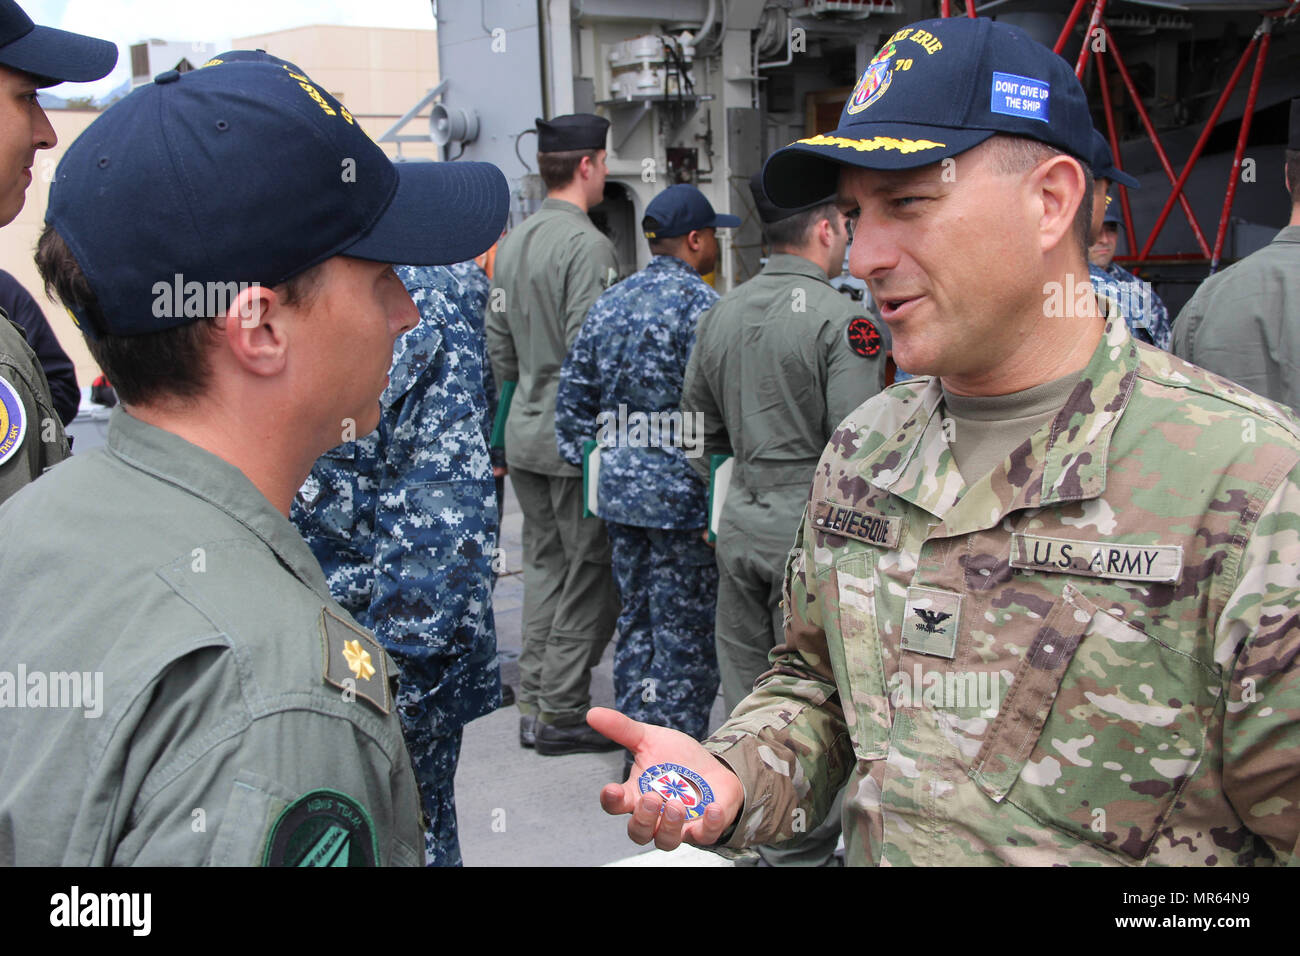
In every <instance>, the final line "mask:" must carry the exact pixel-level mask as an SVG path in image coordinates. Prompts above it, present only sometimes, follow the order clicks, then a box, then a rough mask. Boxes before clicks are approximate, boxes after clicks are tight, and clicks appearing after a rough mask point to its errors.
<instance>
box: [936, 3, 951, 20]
mask: <svg viewBox="0 0 1300 956" xmlns="http://www.w3.org/2000/svg"><path fill="white" fill-rule="evenodd" d="M939 16H941V17H950V16H952V0H943V3H942V4H941V5H940V7H939Z"/></svg>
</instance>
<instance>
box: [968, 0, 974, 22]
mask: <svg viewBox="0 0 1300 956" xmlns="http://www.w3.org/2000/svg"><path fill="white" fill-rule="evenodd" d="M966 16H968V17H970V18H971V19H972V20H974V19H975V0H966Z"/></svg>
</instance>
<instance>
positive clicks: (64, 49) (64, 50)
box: [0, 26, 117, 86]
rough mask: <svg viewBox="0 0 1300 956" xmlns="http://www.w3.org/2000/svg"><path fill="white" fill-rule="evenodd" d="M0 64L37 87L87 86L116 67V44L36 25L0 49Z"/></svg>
mask: <svg viewBox="0 0 1300 956" xmlns="http://www.w3.org/2000/svg"><path fill="white" fill-rule="evenodd" d="M0 64H2V65H4V66H7V67H10V68H11V69H15V70H22V71H23V72H24V73H30V74H31V75H32V76H34V77H36V79H37V81H38V83H39V84H40V85H41V86H54V85H55V84H56V83H87V82H89V81H91V80H98V79H102V78H103V77H105V76H108V74H109V73H111V72H112V71H113V67H115V66H117V44H115V43H110V42H109V41H107V40H101V39H99V38H98V37H88V36H83V35H82V34H80V33H69V32H68V31H67V30H56V29H54V28H53V27H40V26H38V27H36V28H35V29H34V30H32V31H31V32H30V33H28V34H27V35H26V36H21V37H19V38H18V39H17V40H14V41H13V42H12V43H6V44H5V45H4V46H3V47H0Z"/></svg>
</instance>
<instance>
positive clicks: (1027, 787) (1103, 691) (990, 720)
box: [589, 18, 1300, 865]
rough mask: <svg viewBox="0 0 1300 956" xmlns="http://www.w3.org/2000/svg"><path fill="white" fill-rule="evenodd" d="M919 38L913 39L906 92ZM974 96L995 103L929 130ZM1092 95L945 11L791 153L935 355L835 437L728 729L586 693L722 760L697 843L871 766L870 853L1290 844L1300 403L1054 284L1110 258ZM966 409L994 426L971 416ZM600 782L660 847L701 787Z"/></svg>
mask: <svg viewBox="0 0 1300 956" xmlns="http://www.w3.org/2000/svg"><path fill="white" fill-rule="evenodd" d="M887 51H888V52H887ZM894 52H896V53H897V55H899V56H903V57H910V58H911V59H912V62H911V64H910V69H908V70H906V71H903V70H892V83H891V84H889V85H888V86H885V85H884V84H883V82H882V80H881V73H882V69H883V70H884V71H891V56H892V53H894ZM1006 74H1012V75H1014V76H1015V77H1016V79H1015V80H1014V81H1001V80H1000V79H999V77H1001V76H1005V75H1006ZM1000 83H1001V84H1002V85H1000ZM1008 85H1010V86H1011V87H1012V89H1013V90H1021V89H1023V90H1025V91H1027V93H1025V94H1015V93H1013V92H1008V89H1007V86H1008ZM954 87H955V88H961V89H965V88H971V89H974V90H975V91H976V93H975V95H973V96H972V97H970V99H969V100H966V101H964V102H963V103H960V104H955V105H952V106H949V107H947V108H945V109H944V110H941V111H939V112H937V113H935V114H933V118H932V119H931V122H930V123H927V124H919V123H916V122H914V121H913V110H912V109H910V108H909V105H908V104H909V103H912V102H916V101H924V102H938V99H939V98H938V96H937V92H936V91H937V90H939V89H943V88H954ZM882 88H884V92H881V90H882ZM1013 99H1014V102H1013V101H1012V100H1013ZM1044 103H1050V120H1048V119H1043V118H1040V117H1038V116H1037V113H1038V112H1039V111H1040V110H1043V109H1044ZM999 108H1000V109H999ZM1086 110H1087V104H1086V101H1085V99H1084V95H1083V91H1082V88H1081V87H1079V85H1078V81H1077V80H1076V79H1075V78H1074V75H1073V71H1072V70H1071V69H1070V67H1069V65H1068V64H1066V63H1065V62H1064V61H1063V60H1061V59H1060V58H1059V57H1056V56H1055V55H1054V54H1052V53H1051V52H1050V51H1048V50H1047V49H1046V48H1044V47H1040V46H1038V45H1037V44H1035V43H1034V41H1033V40H1031V39H1030V38H1029V37H1028V36H1027V35H1026V34H1024V33H1022V32H1021V31H1019V30H1017V29H1015V28H1012V27H1008V26H1005V25H1002V24H998V23H993V22H991V21H989V20H986V19H983V18H980V19H967V18H954V19H951V20H931V21H926V22H922V23H919V24H914V25H913V26H911V27H908V28H905V29H904V30H902V31H899V33H897V34H895V36H894V37H893V38H892V39H891V41H890V43H889V44H887V46H886V50H885V51H882V53H881V54H880V55H878V56H877V58H876V59H875V60H874V61H873V63H872V65H871V66H870V67H869V68H868V70H867V72H866V73H865V74H864V76H863V78H862V80H861V81H860V83H859V86H858V89H857V90H855V93H854V95H853V96H851V97H850V99H849V101H848V104H847V106H846V109H845V113H844V115H843V116H842V118H841V121H840V129H838V130H836V131H835V132H834V133H833V134H831V135H829V136H818V137H812V138H810V139H807V140H801V141H800V142H799V143H797V144H794V145H792V146H790V147H787V148H786V149H784V150H782V151H779V152H778V153H777V154H776V155H775V156H774V157H773V159H772V160H770V161H769V163H768V166H767V170H766V178H765V185H766V186H767V188H768V190H769V192H770V193H771V194H772V195H773V198H774V199H775V200H777V201H779V202H785V203H787V204H790V205H794V204H796V203H797V202H799V201H800V200H801V198H802V196H803V195H806V194H807V192H806V191H803V192H801V189H800V187H801V186H805V185H806V188H809V189H810V188H814V187H815V188H820V189H824V188H825V186H824V184H825V181H826V179H827V178H828V177H834V176H835V175H836V173H837V171H839V170H840V169H843V172H842V174H841V175H840V177H839V178H840V183H841V194H842V195H843V196H844V197H845V198H846V199H848V200H851V201H853V202H855V203H857V204H858V206H859V209H860V219H859V221H858V225H857V227H856V232H855V241H854V246H853V250H852V255H851V263H852V266H853V271H854V273H855V274H857V275H860V276H866V277H868V281H869V283H870V285H871V290H872V294H873V295H874V296H875V298H876V300H877V302H879V303H880V304H881V314H882V317H883V319H884V320H885V321H886V322H888V323H890V325H891V328H892V330H893V333H894V340H893V341H894V354H895V356H896V360H897V361H898V362H899V364H900V365H901V366H902V367H904V368H910V369H912V370H913V371H915V372H917V373H918V374H919V375H920V376H921V377H919V378H917V379H915V380H914V381H909V382H907V383H904V384H901V385H896V386H893V387H892V388H890V389H887V390H886V391H885V392H883V393H882V394H881V395H879V396H878V397H876V398H874V399H872V400H871V401H869V402H867V403H866V404H865V405H863V406H862V407H861V408H860V409H858V410H857V411H856V412H854V413H853V414H852V415H851V416H850V417H849V419H848V420H847V421H846V422H845V423H844V425H843V427H841V428H840V429H838V430H837V431H836V433H835V435H834V436H833V437H832V439H831V442H830V445H829V446H828V447H827V449H826V451H825V453H824V455H823V456H822V459H821V461H820V462H819V464H818V466H817V473H816V479H815V481H814V483H813V488H812V493H811V495H810V497H809V504H808V508H807V511H806V513H805V520H804V524H803V529H802V531H801V533H800V535H799V538H798V540H797V541H796V542H795V547H794V549H793V551H792V552H791V556H790V572H789V574H788V576H787V589H788V614H789V622H788V625H787V628H786V636H785V644H784V645H783V646H782V647H780V648H778V649H777V650H776V652H775V654H774V659H773V669H772V671H770V672H769V674H768V675H767V677H766V678H765V679H764V680H763V682H762V683H761V684H760V685H759V686H758V688H757V689H756V690H755V692H754V694H752V695H751V696H750V697H749V698H748V699H747V700H746V701H745V702H744V703H743V704H742V706H741V707H740V709H739V710H738V711H737V712H736V713H735V714H734V715H733V717H732V719H731V720H730V721H729V722H728V723H727V724H726V725H725V726H724V727H722V728H721V729H720V730H719V731H718V732H717V733H715V734H714V735H713V737H711V738H710V740H709V741H708V743H707V748H708V749H707V750H705V749H703V748H698V747H696V746H695V745H694V743H693V742H692V741H690V740H688V739H687V738H685V737H684V736H681V735H675V734H672V732H671V731H666V730H658V729H655V728H647V727H645V726H644V725H637V724H634V723H633V722H631V721H628V720H626V719H625V718H623V717H622V716H621V715H618V714H616V713H613V712H611V711H593V712H592V714H591V715H590V718H589V719H590V720H591V722H592V723H593V725H594V726H597V727H598V728H600V729H602V730H604V731H605V732H606V733H609V734H610V735H611V737H612V738H613V739H616V740H619V741H620V742H621V743H623V744H624V745H626V746H629V747H632V748H633V750H634V751H635V752H636V753H637V757H638V760H649V761H654V762H657V761H661V760H672V761H674V762H677V763H685V764H687V765H693V766H695V767H696V768H697V769H702V770H703V772H704V775H705V777H706V778H707V779H708V780H709V782H710V784H711V786H712V788H713V791H714V794H715V796H716V798H717V799H716V801H715V806H716V810H715V809H714V807H713V806H711V807H709V808H708V809H707V810H706V812H705V814H704V817H703V819H701V820H699V821H693V822H692V823H691V824H690V825H689V827H688V828H687V829H686V830H685V836H686V838H687V839H689V840H692V841H694V842H699V843H705V844H707V843H712V842H714V841H715V840H717V839H719V838H720V837H723V836H724V831H725V830H726V829H727V828H728V827H729V826H730V827H731V832H730V834H729V835H726V839H727V840H728V841H729V842H730V843H731V845H744V844H748V843H754V842H765V841H769V840H773V839H782V838H786V837H789V836H791V835H793V834H795V833H797V831H798V829H799V826H800V824H801V823H802V822H803V821H804V820H805V819H806V820H808V821H815V820H817V819H820V817H821V815H823V814H824V813H825V812H826V808H827V807H828V806H829V805H830V802H831V799H832V798H833V796H834V794H835V792H836V790H837V789H838V788H839V787H840V785H841V784H843V783H845V782H846V781H847V786H848V790H847V793H846V796H845V801H844V817H845V836H846V841H847V845H848V856H849V862H851V863H865V864H881V863H888V864H931V865H934V864H974V863H1014V864H1062V863H1080V864H1125V863H1134V862H1144V863H1175V864H1177V863H1188V864H1190V863H1195V864H1209V865H1213V864H1224V865H1233V864H1238V865H1240V864H1252V863H1259V864H1266V863H1271V862H1283V863H1285V862H1292V861H1293V860H1294V858H1295V852H1296V843H1297V838H1298V837H1300V760H1298V759H1297V756H1298V754H1300V720H1298V718H1300V704H1297V700H1298V699H1300V698H1298V697H1297V691H1298V690H1300V669H1298V667H1297V663H1296V662H1297V660H1300V610H1297V609H1298V608H1300V584H1298V582H1297V579H1296V575H1295V565H1296V562H1297V560H1300V424H1298V423H1297V422H1296V420H1295V419H1294V418H1292V417H1290V416H1288V415H1286V414H1285V413H1284V412H1282V411H1281V410H1280V409H1279V408H1278V407H1277V406H1274V405H1272V404H1270V403H1268V402H1266V401H1264V400H1262V399H1259V398H1257V397H1256V396H1253V395H1251V394H1249V393H1247V392H1244V391H1242V390H1239V389H1235V388H1233V387H1232V386H1231V385H1228V384H1226V383H1224V382H1222V381H1221V380H1219V379H1216V378H1214V377H1212V376H1209V375H1206V374H1204V373H1203V372H1202V371H1200V370H1199V369H1196V368H1194V367H1192V366H1190V365H1187V364H1186V363H1184V362H1181V361H1180V360H1178V359H1175V358H1174V357H1172V356H1170V355H1168V354H1167V353H1164V352H1160V351H1157V350H1155V349H1152V348H1150V347H1148V346H1145V345H1143V344H1141V343H1138V342H1135V341H1134V340H1133V338H1132V336H1131V335H1130V334H1129V332H1128V329H1127V328H1126V326H1125V325H1124V324H1123V322H1122V321H1121V320H1120V318H1119V317H1118V315H1117V314H1116V313H1115V311H1114V309H1113V304H1109V303H1108V304H1103V306H1102V308H1101V309H1100V310H1099V309H1098V308H1097V303H1096V301H1095V300H1094V299H1092V297H1091V296H1089V297H1088V298H1087V300H1086V301H1085V302H1083V303H1081V306H1080V308H1079V310H1078V311H1077V312H1076V313H1075V314H1072V315H1064V316H1062V315H1059V314H1057V313H1054V312H1053V311H1050V310H1048V309H1047V308H1046V307H1045V306H1044V303H1043V295H1044V292H1043V289H1044V286H1045V285H1047V284H1055V285H1056V286H1057V287H1060V286H1062V285H1065V284H1067V283H1068V282H1069V281H1073V278H1074V277H1078V276H1082V275H1083V274H1084V270H1085V269H1086V260H1085V250H1086V245H1087V226H1088V220H1089V218H1090V217H1089V216H1088V215H1087V197H1088V195H1089V192H1090V184H1089V183H1088V178H1089V172H1088V170H1087V168H1086V163H1087V160H1088V146H1087V142H1086V140H1085V139H1083V138H1082V137H1078V136H1077V135H1074V134H1073V133H1072V132H1071V130H1072V128H1073V127H1074V123H1073V122H1072V121H1076V120H1077V118H1079V117H1081V116H1086ZM859 114H863V115H859ZM999 134H1010V135H999ZM1025 139H1032V140H1036V141H1037V143H1034V142H1029V143H1026V142H1025ZM1039 144H1041V145H1039ZM868 146H870V147H878V148H875V149H872V148H866V147H868ZM950 155H956V156H957V175H956V177H955V179H947V180H946V179H944V177H943V166H944V164H942V163H940V162H939V161H940V160H942V159H944V158H946V157H947V156H950ZM773 190H776V192H772V191H773ZM998 223H1001V224H1002V225H1003V228H1001V229H998V228H997V224H998ZM1011 224H1016V228H1015V229H1010V228H1007V227H1008V226H1010V225H1011ZM956 304H960V310H957V309H954V305H956ZM931 376H934V377H931ZM954 399H958V400H959V402H958V404H960V405H961V406H962V411H963V413H964V414H965V417H966V418H967V419H968V420H972V421H983V422H984V423H985V425H986V426H988V427H987V428H984V429H981V428H979V427H977V428H976V429H975V430H974V431H975V434H967V430H966V428H964V427H963V426H962V425H961V424H960V423H959V424H958V425H957V427H956V428H955V429H954V428H950V427H948V426H947V424H946V422H945V419H947V418H949V417H951V416H952V415H953V413H954V404H953V400H954ZM1058 401H1059V404H1058ZM1053 406H1055V407H1053ZM1044 408H1045V410H1044ZM977 416H980V417H977ZM981 431H982V434H983V437H986V438H988V439H989V442H988V443H989V444H991V445H993V453H992V454H989V452H988V450H987V449H985V448H983V447H981V445H980V444H978V443H974V442H973V439H975V438H978V437H981ZM715 758H716V759H715ZM742 781H743V785H742ZM601 800H602V804H603V805H604V806H605V808H606V810H607V811H609V812H611V813H626V812H633V817H632V821H631V823H630V824H629V835H630V836H631V837H632V838H633V839H634V840H637V841H638V842H642V843H644V842H648V841H650V840H651V839H654V840H655V842H656V844H657V845H659V846H661V847H665V848H671V847H672V846H675V845H676V844H677V843H678V842H679V841H680V840H681V839H682V837H683V826H682V817H683V812H682V808H681V807H679V806H676V805H675V801H674V802H672V803H669V804H668V805H667V807H666V808H664V805H663V802H662V801H661V800H660V799H659V798H657V797H651V798H646V799H641V798H640V796H639V795H637V794H634V793H633V792H632V788H627V787H616V786H614V785H610V786H607V787H606V788H605V790H604V791H603V792H602V794H601ZM661 810H662V811H663V813H662V820H661V819H660V811H661ZM656 831H657V832H656Z"/></svg>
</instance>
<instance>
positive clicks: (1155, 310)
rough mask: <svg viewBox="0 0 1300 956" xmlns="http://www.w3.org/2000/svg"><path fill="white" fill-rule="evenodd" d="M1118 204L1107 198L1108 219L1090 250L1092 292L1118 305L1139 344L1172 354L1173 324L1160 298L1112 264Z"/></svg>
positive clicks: (1148, 285)
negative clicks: (1144, 343) (1142, 343)
mask: <svg viewBox="0 0 1300 956" xmlns="http://www.w3.org/2000/svg"><path fill="white" fill-rule="evenodd" d="M1115 206H1116V203H1115V202H1113V201H1112V199H1111V197H1110V196H1107V197H1106V212H1105V219H1104V220H1103V222H1102V226H1101V234H1100V236H1098V238H1097V240H1096V241H1095V242H1093V244H1092V245H1091V246H1089V247H1088V277H1089V278H1090V279H1091V281H1092V288H1093V290H1094V291H1095V292H1096V293H1097V294H1098V295H1100V296H1105V297H1106V298H1108V299H1111V300H1113V301H1114V302H1115V304H1116V305H1117V306H1119V311H1120V315H1122V316H1124V321H1125V322H1126V323H1127V324H1128V330H1129V332H1130V333H1131V334H1132V335H1133V338H1135V339H1137V340H1138V341H1139V342H1146V343H1147V344H1148V345H1154V346H1155V347H1156V348H1159V349H1164V350H1165V351H1169V348H1170V346H1171V345H1172V342H1173V336H1174V329H1173V323H1172V322H1170V321H1169V310H1168V309H1166V308H1165V304H1164V302H1162V301H1161V300H1160V296H1158V295H1156V293H1155V290H1154V289H1152V288H1151V283H1150V282H1144V281H1142V280H1141V279H1139V278H1138V277H1137V276H1135V275H1134V274H1133V273H1131V272H1129V271H1128V270H1127V269H1125V268H1124V267H1123V266H1121V265H1119V264H1118V263H1116V262H1113V261H1112V260H1113V259H1114V256H1115V248H1116V246H1117V245H1118V242H1119V228H1120V218H1119V210H1118V209H1116V208H1115Z"/></svg>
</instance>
